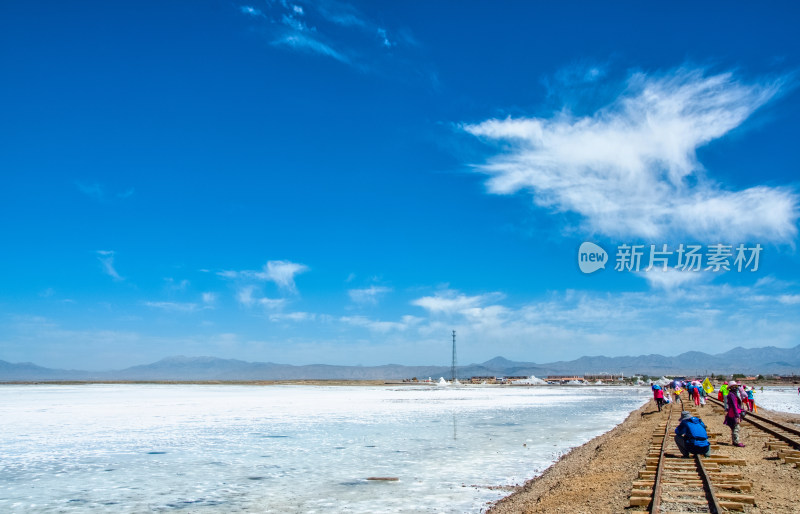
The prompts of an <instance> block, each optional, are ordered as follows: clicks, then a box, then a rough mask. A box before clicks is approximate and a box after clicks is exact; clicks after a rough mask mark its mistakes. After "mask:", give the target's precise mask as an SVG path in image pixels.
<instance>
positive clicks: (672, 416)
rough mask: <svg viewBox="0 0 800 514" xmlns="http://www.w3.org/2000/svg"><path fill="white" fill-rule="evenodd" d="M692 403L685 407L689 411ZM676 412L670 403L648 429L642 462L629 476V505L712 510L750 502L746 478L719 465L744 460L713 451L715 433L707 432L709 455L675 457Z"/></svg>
mask: <svg viewBox="0 0 800 514" xmlns="http://www.w3.org/2000/svg"><path fill="white" fill-rule="evenodd" d="M693 407H694V406H693V405H692V406H687V407H685V408H686V410H689V411H690V412H692V411H693V410H694V409H693ZM676 412H677V413H678V414H676ZM680 412H681V407H675V403H671V404H670V405H669V407H668V410H667V415H666V419H665V420H664V421H663V422H662V423H660V424H659V426H658V427H657V428H656V430H655V431H654V432H653V439H652V441H651V443H650V449H649V452H648V455H647V459H646V461H645V468H644V469H643V470H641V471H639V478H638V480H635V481H634V482H633V489H632V490H631V497H630V506H631V507H644V508H646V509H647V511H648V512H651V513H656V512H657V513H664V512H675V513H678V512H712V513H718V512H724V511H726V510H737V511H742V510H745V508H746V506H747V505H755V497H753V496H752V495H749V494H746V493H749V492H750V491H751V490H752V485H753V484H752V482H750V481H748V480H745V479H744V476H743V475H742V473H740V472H738V471H730V470H728V469H727V468H726V469H723V468H721V466H743V465H744V464H745V462H744V460H742V459H734V458H731V457H728V456H725V455H715V450H717V449H719V446H718V445H717V444H716V437H717V436H718V435H720V434H719V433H712V432H709V442H710V443H711V450H712V456H711V457H700V456H697V455H694V456H692V457H691V458H689V459H684V458H682V457H681V454H680V450H678V447H677V445H676V444H675V441H674V428H675V426H676V425H677V417H678V416H679V414H680ZM693 414H694V413H693Z"/></svg>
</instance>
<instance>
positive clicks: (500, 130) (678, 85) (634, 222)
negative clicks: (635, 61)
mask: <svg viewBox="0 0 800 514" xmlns="http://www.w3.org/2000/svg"><path fill="white" fill-rule="evenodd" d="M780 87H781V82H780V81H772V82H769V81H763V82H761V83H753V84H745V83H743V82H741V81H739V80H737V79H736V78H735V77H734V76H733V74H731V73H721V74H717V75H710V76H709V75H705V74H704V73H703V71H702V70H687V69H678V70H674V71H673V72H671V73H670V74H668V75H664V76H652V75H647V74H644V73H636V74H634V75H633V76H631V78H630V79H629V80H628V85H627V88H626V89H625V91H623V92H622V93H621V94H620V95H619V97H618V98H617V99H616V100H615V101H614V102H612V103H611V104H610V105H609V106H607V107H605V108H603V109H600V110H598V111H597V112H595V113H594V115H592V116H587V117H573V116H571V115H570V114H568V113H566V112H562V113H559V114H557V115H555V116H553V117H551V118H517V119H514V118H507V119H490V120H486V121H484V122H482V123H477V124H472V125H465V126H464V127H463V128H464V130H466V131H467V132H468V133H470V134H473V135H475V136H478V137H482V138H486V139H490V140H500V141H504V142H506V143H508V145H509V146H508V147H507V149H506V150H504V151H503V152H501V153H500V154H499V155H497V156H495V157H493V158H491V159H490V160H489V161H488V162H487V163H486V164H484V165H482V166H479V167H478V169H479V170H480V171H482V172H484V173H486V174H488V175H490V179H489V180H488V182H487V186H488V189H489V191H490V192H492V193H495V194H512V193H516V192H519V191H528V192H530V193H531V194H532V195H533V201H534V203H535V204H536V205H538V206H540V207H544V208H548V209H551V210H553V211H555V212H572V213H577V214H579V215H580V216H581V217H582V220H583V223H584V225H585V228H586V229H587V230H589V231H592V232H595V233H601V234H605V235H607V236H622V237H631V236H634V237H648V238H653V237H665V236H674V235H683V236H691V237H697V238H708V239H719V240H731V241H734V240H735V241H744V240H759V241H774V242H788V241H790V240H792V239H793V238H794V237H795V236H796V234H797V227H796V222H797V218H798V196H797V193H796V192H795V191H794V190H792V189H790V188H788V187H768V186H756V187H751V188H747V189H743V190H738V191H734V190H729V189H726V188H725V187H723V186H722V185H720V184H717V183H715V182H714V181H712V180H710V179H708V178H706V177H705V176H704V173H702V172H703V168H702V165H701V164H700V163H699V162H698V161H697V155H696V151H697V149H698V148H699V147H701V146H703V145H705V144H708V143H709V142H711V141H713V140H715V139H718V138H720V137H722V136H723V135H725V134H726V133H728V132H730V131H731V130H733V129H735V128H736V127H738V126H740V125H741V124H742V123H743V122H744V121H745V120H746V119H747V118H748V117H749V116H750V115H751V114H752V113H753V112H754V111H755V110H756V109H758V108H759V107H761V106H762V105H764V104H765V103H766V102H768V101H769V100H770V99H772V98H773V97H774V96H775V95H776V94H777V93H778V92H779V90H780ZM753 171H754V173H755V172H760V171H761V170H753Z"/></svg>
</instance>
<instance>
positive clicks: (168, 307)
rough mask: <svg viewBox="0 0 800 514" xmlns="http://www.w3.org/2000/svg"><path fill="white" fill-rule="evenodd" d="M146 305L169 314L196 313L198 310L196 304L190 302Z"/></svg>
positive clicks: (151, 303)
mask: <svg viewBox="0 0 800 514" xmlns="http://www.w3.org/2000/svg"><path fill="white" fill-rule="evenodd" d="M144 304H145V305H147V306H148V307H153V308H154V309H161V310H164V311H167V312H194V311H196V310H197V309H198V305H197V304H196V303H188V302H144Z"/></svg>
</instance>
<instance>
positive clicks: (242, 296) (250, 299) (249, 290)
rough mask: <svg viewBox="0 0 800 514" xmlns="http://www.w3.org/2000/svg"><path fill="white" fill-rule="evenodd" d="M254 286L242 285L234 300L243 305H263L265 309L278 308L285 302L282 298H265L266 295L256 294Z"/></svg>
mask: <svg viewBox="0 0 800 514" xmlns="http://www.w3.org/2000/svg"><path fill="white" fill-rule="evenodd" d="M256 292H257V291H256V287H255V286H243V287H241V288H239V290H238V291H237V292H236V300H238V301H239V303H241V304H242V305H244V306H245V307H253V306H255V305H258V306H261V307H264V308H265V309H270V310H274V309H280V308H282V307H283V306H284V305H285V304H286V300H285V299H283V298H267V297H266V296H257V295H256Z"/></svg>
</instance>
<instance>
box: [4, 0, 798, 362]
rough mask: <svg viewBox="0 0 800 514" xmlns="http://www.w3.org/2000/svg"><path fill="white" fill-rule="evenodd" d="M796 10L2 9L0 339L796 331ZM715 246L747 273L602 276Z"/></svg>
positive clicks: (428, 354) (202, 343)
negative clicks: (745, 263)
mask: <svg viewBox="0 0 800 514" xmlns="http://www.w3.org/2000/svg"><path fill="white" fill-rule="evenodd" d="M799 13H800V10H798V9H797V8H796V7H795V6H794V5H793V4H792V3H789V2H786V3H773V4H770V8H769V9H767V8H764V7H760V6H756V5H754V4H752V3H744V2H742V3H736V2H734V3H731V2H703V3H702V4H698V3H697V2H669V3H658V2H651V3H647V4H646V5H642V3H641V2H613V3H612V2H557V3H556V2H509V3H506V4H503V5H498V4H496V3H495V4H492V3H488V2H433V3H431V2H393V3H388V2H363V3H361V2H338V1H337V2H329V1H314V2H305V1H304V2H282V1H277V0H276V1H264V0H259V1H252V2H251V1H247V2H229V1H217V0H209V1H208V2H200V3H198V2H180V1H176V2H167V3H163V2H145V3H128V4H125V3H122V4H120V3H108V2H84V1H78V2H74V3H69V4H65V3H63V2H48V1H45V2H35V3H31V2H16V3H12V2H4V3H3V5H2V7H0V66H1V68H0V69H1V70H2V80H0V98H2V100H0V102H2V118H0V119H2V123H0V166H1V167H2V168H1V169H2V177H3V187H2V188H0V234H2V245H1V246H0V284H1V286H0V359H3V360H8V361H12V362H18V361H33V362H36V363H38V364H41V365H45V366H53V367H68V368H80V369H109V368H121V367H126V366H130V365H134V364H141V363H147V362H151V361H154V360H157V359H160V358H162V357H165V356H168V355H178V354H183V355H213V356H218V357H225V358H240V359H245V360H258V361H272V362H282V363H292V364H308V363H318V362H324V363H331V364H363V365H372V364H383V363H403V364H448V363H449V359H450V331H451V330H452V329H455V330H457V332H458V342H459V360H460V362H462V363H467V362H479V361H483V360H486V359H489V358H491V357H493V356H495V355H503V356H505V357H508V358H511V359H516V360H526V361H535V362H547V361H553V360H559V359H572V358H575V357H579V356H581V355H597V354H606V355H631V354H633V355H635V354H644V353H663V354H674V353H679V352H682V351H685V350H690V349H698V350H705V351H710V352H716V351H725V350H728V349H730V348H733V347H735V346H739V345H742V346H750V347H752V346H763V345H775V346H781V347H790V346H794V345H796V344H798V343H800V340H799V339H798V336H797V334H798V333H800V322H798V320H800V290H799V288H798V282H799V281H800V274H798V271H797V268H798V265H800V257H798V254H797V242H798V233H797V227H798V224H797V223H798V199H800V191H799V190H798V186H799V184H798V174H797V170H798V165H799V164H800V145H798V144H797V136H798V130H797V125H796V120H797V119H798V118H800V94H799V93H798V88H797V85H798V80H799V79H798V70H799V69H800V48H798V45H800V42H798V39H797V37H796V35H795V29H796V27H797V26H798V24H800V15H798V14H799ZM584 241H591V242H594V243H596V244H598V245H600V246H601V247H602V248H604V249H605V250H606V251H607V252H608V255H609V259H610V262H609V263H608V266H607V267H606V268H605V269H601V270H598V271H596V272H595V273H592V274H584V273H582V272H581V271H580V269H579V267H578V255H577V253H578V247H579V246H580V244H581V243H582V242H584ZM718 243H721V244H725V245H731V246H732V249H733V252H734V254H735V248H736V246H737V245H739V244H742V245H744V247H745V248H755V245H756V244H758V245H761V248H762V250H761V252H760V253H759V266H758V269H757V270H756V271H751V270H749V269H746V268H745V269H744V270H743V271H737V270H736V269H735V266H732V267H731V269H730V270H729V271H724V270H723V271H719V272H714V271H711V270H709V271H706V270H705V269H704V268H705V266H704V267H703V269H702V270H701V271H680V270H677V269H675V265H676V262H675V261H674V259H676V258H677V254H673V255H672V259H673V261H671V262H670V263H669V267H670V268H671V270H670V271H668V272H663V271H661V270H660V269H659V268H658V267H656V269H653V270H651V271H648V272H644V271H641V270H640V271H639V272H634V271H629V270H623V271H616V270H615V269H614V264H615V262H614V259H615V256H616V253H617V249H618V247H619V245H622V244H628V245H643V246H644V248H645V249H649V248H650V245H651V244H653V245H657V247H659V248H660V247H661V245H662V244H666V245H668V250H670V251H675V250H677V248H678V247H679V246H680V245H681V244H684V245H687V246H688V245H690V244H693V245H700V246H701V247H702V249H703V252H707V251H708V247H709V245H715V244H718ZM646 257H647V253H646V252H645V259H646ZM730 263H731V264H732V263H733V258H731V259H730ZM751 264H752V263H751ZM644 267H645V266H643V267H642V268H644ZM751 267H752V266H751ZM605 371H612V370H605Z"/></svg>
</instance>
